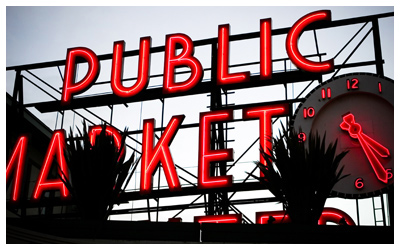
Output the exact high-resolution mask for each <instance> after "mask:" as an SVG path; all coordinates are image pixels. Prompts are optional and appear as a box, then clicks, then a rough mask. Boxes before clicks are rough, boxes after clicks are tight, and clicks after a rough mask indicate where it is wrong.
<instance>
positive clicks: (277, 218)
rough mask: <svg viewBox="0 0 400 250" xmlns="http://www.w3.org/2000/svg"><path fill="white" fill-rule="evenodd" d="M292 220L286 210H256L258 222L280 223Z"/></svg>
mask: <svg viewBox="0 0 400 250" xmlns="http://www.w3.org/2000/svg"><path fill="white" fill-rule="evenodd" d="M291 221H292V220H291V219H290V218H289V215H288V214H287V213H286V214H285V211H269V212H256V224H280V223H289V222H291Z"/></svg>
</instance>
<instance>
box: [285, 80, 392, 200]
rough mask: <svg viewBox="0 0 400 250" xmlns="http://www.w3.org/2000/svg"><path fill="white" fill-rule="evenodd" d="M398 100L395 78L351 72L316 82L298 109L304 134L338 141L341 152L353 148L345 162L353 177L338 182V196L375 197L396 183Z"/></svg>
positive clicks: (297, 125)
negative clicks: (395, 158)
mask: <svg viewBox="0 0 400 250" xmlns="http://www.w3.org/2000/svg"><path fill="white" fill-rule="evenodd" d="M393 101H394V81H393V80H391V79H389V78H386V77H379V76H378V75H375V74H370V73H351V74H345V75H342V76H339V77H335V78H333V79H331V80H328V81H326V82H324V83H322V84H321V85H319V86H317V87H316V88H315V89H313V90H312V91H311V92H310V93H309V94H308V95H307V96H306V99H305V101H304V102H303V103H301V104H300V105H299V106H298V108H297V109H296V112H295V114H294V119H293V120H292V121H291V127H292V128H294V129H295V131H297V132H298V133H299V134H298V135H299V139H301V140H303V141H306V140H307V138H308V137H309V136H310V134H311V133H316V132H318V134H319V135H320V136H323V135H324V134H325V136H326V143H327V144H329V143H333V142H335V140H337V141H338V142H337V148H336V153H337V154H338V153H339V152H341V151H345V150H348V151H349V152H348V154H347V155H346V156H345V157H344V158H343V160H342V161H341V164H340V165H344V170H343V174H344V175H346V174H349V176H348V177H346V178H344V179H342V180H341V181H339V182H338V183H337V184H336V185H335V186H334V187H333V190H332V193H333V195H336V196H339V197H344V198H364V197H372V196H376V195H378V194H380V193H382V192H385V191H386V190H387V189H388V188H391V186H392V185H393V179H394V178H393V177H394V169H393V166H394V159H393V158H394V151H393V150H394V103H393ZM305 145H307V144H305Z"/></svg>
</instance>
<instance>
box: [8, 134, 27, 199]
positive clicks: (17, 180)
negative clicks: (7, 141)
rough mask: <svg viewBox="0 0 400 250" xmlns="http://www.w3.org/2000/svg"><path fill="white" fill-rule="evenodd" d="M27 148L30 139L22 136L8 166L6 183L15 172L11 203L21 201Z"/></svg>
mask: <svg viewBox="0 0 400 250" xmlns="http://www.w3.org/2000/svg"><path fill="white" fill-rule="evenodd" d="M27 147H28V137H27V136H21V137H20V138H19V139H18V142H17V143H16V144H15V147H14V150H13V153H12V155H11V158H10V160H9V161H8V164H7V169H6V182H8V181H9V180H10V177H11V174H12V173H13V172H14V188H13V190H12V193H11V201H13V202H16V201H18V199H19V195H20V188H21V181H22V174H23V169H24V165H25V158H26V150H27Z"/></svg>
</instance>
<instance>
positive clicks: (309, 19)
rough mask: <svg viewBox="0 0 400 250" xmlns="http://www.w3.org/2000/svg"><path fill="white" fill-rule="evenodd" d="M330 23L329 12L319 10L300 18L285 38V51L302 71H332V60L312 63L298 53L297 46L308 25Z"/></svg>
mask: <svg viewBox="0 0 400 250" xmlns="http://www.w3.org/2000/svg"><path fill="white" fill-rule="evenodd" d="M321 20H325V21H331V11H330V10H320V11H315V12H312V13H309V14H307V15H305V16H303V17H302V18H300V19H299V20H298V21H297V22H296V23H295V24H294V25H293V26H292V28H291V29H290V31H289V33H288V35H287V38H286V51H287V53H288V55H289V58H290V60H292V62H293V63H294V64H295V65H296V66H297V67H298V68H299V69H302V70H306V71H309V72H314V73H324V72H329V71H332V70H333V66H334V63H333V59H331V60H328V61H324V62H313V61H310V60H308V59H306V58H305V57H304V56H303V55H302V54H301V53H300V51H299V48H298V46H297V41H298V39H299V37H300V35H301V33H302V32H303V30H304V29H305V27H306V26H308V25H309V24H311V23H313V22H316V21H321Z"/></svg>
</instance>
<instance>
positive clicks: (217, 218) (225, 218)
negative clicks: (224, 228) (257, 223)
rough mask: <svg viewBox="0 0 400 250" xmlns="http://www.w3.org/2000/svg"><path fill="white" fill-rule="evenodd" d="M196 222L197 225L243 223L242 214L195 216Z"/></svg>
mask: <svg viewBox="0 0 400 250" xmlns="http://www.w3.org/2000/svg"><path fill="white" fill-rule="evenodd" d="M194 222H197V223H200V224H202V223H236V224H241V223H242V214H223V215H205V216H195V217H194Z"/></svg>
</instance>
